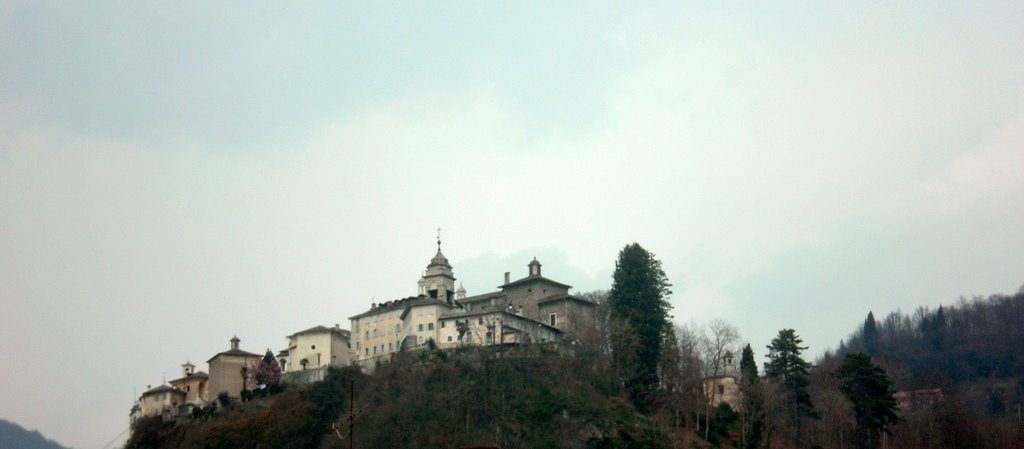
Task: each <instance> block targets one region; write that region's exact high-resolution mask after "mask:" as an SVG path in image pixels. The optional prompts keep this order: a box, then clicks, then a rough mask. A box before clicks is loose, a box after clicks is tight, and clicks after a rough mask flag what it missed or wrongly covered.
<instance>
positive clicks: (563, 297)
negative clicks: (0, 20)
mask: <svg viewBox="0 0 1024 449" xmlns="http://www.w3.org/2000/svg"><path fill="white" fill-rule="evenodd" d="M558 301H576V302H578V303H582V304H586V305H589V306H596V305H597V304H594V302H593V301H589V300H586V299H583V298H581V297H579V296H573V295H548V296H545V297H543V298H541V299H538V300H537V304H546V303H549V302H558Z"/></svg>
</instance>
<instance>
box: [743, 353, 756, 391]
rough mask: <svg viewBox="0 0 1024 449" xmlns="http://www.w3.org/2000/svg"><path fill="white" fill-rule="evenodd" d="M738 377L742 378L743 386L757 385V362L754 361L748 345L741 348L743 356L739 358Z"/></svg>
mask: <svg viewBox="0 0 1024 449" xmlns="http://www.w3.org/2000/svg"><path fill="white" fill-rule="evenodd" d="M740 375H741V376H743V383H744V384H756V383H757V362H755V361H754V350H753V349H751V348H750V343H747V345H746V346H744V347H743V355H742V356H740Z"/></svg>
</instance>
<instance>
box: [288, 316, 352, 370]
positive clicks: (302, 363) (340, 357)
mask: <svg viewBox="0 0 1024 449" xmlns="http://www.w3.org/2000/svg"><path fill="white" fill-rule="evenodd" d="M287 338H288V349H285V350H283V351H281V352H280V353H278V362H279V363H280V364H281V370H282V371H283V372H286V373H291V372H297V371H305V370H308V369H318V368H323V367H327V366H348V365H349V364H350V363H351V359H352V356H351V352H352V348H351V346H350V345H349V331H347V330H345V329H342V328H341V327H339V325H337V324H335V325H334V327H324V326H315V327H311V328H309V329H306V330H304V331H299V332H296V333H294V334H292V335H289V336H288V337H287Z"/></svg>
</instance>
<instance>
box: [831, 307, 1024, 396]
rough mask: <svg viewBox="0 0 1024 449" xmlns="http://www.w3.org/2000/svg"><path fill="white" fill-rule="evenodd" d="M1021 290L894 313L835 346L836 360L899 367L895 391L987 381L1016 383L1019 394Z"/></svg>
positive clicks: (1023, 381) (1023, 324)
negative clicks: (864, 359) (861, 359)
mask: <svg viewBox="0 0 1024 449" xmlns="http://www.w3.org/2000/svg"><path fill="white" fill-rule="evenodd" d="M1022 341H1024V291H1021V292H1018V293H1017V294H1014V295H993V296H990V297H988V298H980V297H979V298H975V299H973V300H970V301H968V300H966V299H962V300H960V301H959V302H958V303H957V304H954V305H950V306H940V307H939V308H938V309H937V310H934V311H933V310H929V309H927V308H920V309H918V310H916V311H914V312H913V313H912V314H906V313H903V312H899V311H897V312H893V313H891V314H889V315H888V316H887V317H885V318H884V319H880V320H877V321H875V319H874V316H873V315H870V316H869V317H868V318H867V319H866V320H865V324H864V326H862V327H861V328H860V329H857V330H856V331H854V332H853V334H852V335H850V337H849V338H848V339H847V341H846V343H845V344H843V343H840V349H839V350H838V351H837V354H836V355H838V356H840V357H841V356H842V355H844V354H845V353H847V352H866V353H868V354H870V355H872V356H874V357H877V358H881V359H887V360H889V361H890V364H891V365H894V366H898V367H899V368H902V369H901V370H898V371H897V372H896V373H892V374H894V380H895V381H896V383H897V387H898V388H904V389H914V388H931V387H937V386H943V385H949V386H952V385H959V384H961V383H969V382H974V381H981V380H990V379H1018V380H1020V389H1021V390H1022V391H1021V393H1024V345H1021V344H1020V343H1021V342H1022Z"/></svg>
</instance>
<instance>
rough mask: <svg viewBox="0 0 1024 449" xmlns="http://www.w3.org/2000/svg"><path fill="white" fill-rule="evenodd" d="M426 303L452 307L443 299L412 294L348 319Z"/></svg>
mask: <svg viewBox="0 0 1024 449" xmlns="http://www.w3.org/2000/svg"><path fill="white" fill-rule="evenodd" d="M425 305H441V306H445V307H450V306H449V305H448V303H447V302H445V301H443V300H441V299H434V298H431V297H429V296H426V295H419V296H410V297H408V298H402V299H396V300H394V301H387V302H382V303H379V304H377V307H373V308H371V309H370V310H367V311H366V312H363V313H360V314H359V315H354V316H350V317H348V319H350V320H356V319H359V318H364V317H368V316H373V315H377V314H381V313H387V312H392V311H395V310H403V309H410V308H412V307H416V306H425ZM406 311H408V310H406Z"/></svg>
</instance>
